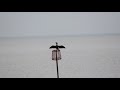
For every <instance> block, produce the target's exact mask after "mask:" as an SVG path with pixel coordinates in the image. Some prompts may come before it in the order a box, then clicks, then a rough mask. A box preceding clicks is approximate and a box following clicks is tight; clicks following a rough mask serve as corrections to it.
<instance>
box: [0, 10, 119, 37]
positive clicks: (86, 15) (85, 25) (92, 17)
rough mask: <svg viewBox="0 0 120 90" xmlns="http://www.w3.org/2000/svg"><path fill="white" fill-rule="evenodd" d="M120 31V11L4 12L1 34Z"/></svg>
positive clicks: (12, 35) (1, 19) (1, 21)
mask: <svg viewBox="0 0 120 90" xmlns="http://www.w3.org/2000/svg"><path fill="white" fill-rule="evenodd" d="M114 33H120V12H0V37H16V36H54V35H83V34H114Z"/></svg>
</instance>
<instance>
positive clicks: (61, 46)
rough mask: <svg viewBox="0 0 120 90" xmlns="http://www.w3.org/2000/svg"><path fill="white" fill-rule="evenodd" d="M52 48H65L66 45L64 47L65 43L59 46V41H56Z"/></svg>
mask: <svg viewBox="0 0 120 90" xmlns="http://www.w3.org/2000/svg"><path fill="white" fill-rule="evenodd" d="M51 48H56V49H59V48H65V47H64V46H63V45H60V46H58V43H57V42H56V46H54V45H52V46H51V47H50V49H51Z"/></svg>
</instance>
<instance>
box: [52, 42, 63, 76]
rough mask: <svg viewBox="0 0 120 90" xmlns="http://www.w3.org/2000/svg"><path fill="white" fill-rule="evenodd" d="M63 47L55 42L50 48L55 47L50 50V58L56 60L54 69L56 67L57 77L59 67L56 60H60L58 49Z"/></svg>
mask: <svg viewBox="0 0 120 90" xmlns="http://www.w3.org/2000/svg"><path fill="white" fill-rule="evenodd" d="M61 48H65V47H64V46H63V45H58V43H57V42H56V45H52V46H51V47H50V49H55V50H53V51H52V60H55V61H56V69H57V78H59V67H58V60H61V52H60V49H61Z"/></svg>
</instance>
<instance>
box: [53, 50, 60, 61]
mask: <svg viewBox="0 0 120 90" xmlns="http://www.w3.org/2000/svg"><path fill="white" fill-rule="evenodd" d="M52 60H61V52H60V50H53V51H52Z"/></svg>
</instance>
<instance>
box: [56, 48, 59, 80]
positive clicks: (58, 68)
mask: <svg viewBox="0 0 120 90" xmlns="http://www.w3.org/2000/svg"><path fill="white" fill-rule="evenodd" d="M56 68H57V78H59V68H58V60H57V49H56Z"/></svg>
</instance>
